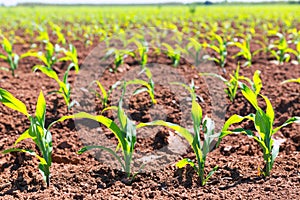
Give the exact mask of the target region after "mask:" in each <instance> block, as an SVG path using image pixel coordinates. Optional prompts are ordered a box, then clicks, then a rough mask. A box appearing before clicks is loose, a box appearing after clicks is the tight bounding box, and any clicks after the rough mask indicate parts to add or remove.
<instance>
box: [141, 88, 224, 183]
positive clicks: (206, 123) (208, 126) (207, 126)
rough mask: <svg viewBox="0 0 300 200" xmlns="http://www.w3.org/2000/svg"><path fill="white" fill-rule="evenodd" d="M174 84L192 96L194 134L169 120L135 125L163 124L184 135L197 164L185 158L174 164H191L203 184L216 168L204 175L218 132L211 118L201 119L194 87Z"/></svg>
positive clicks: (180, 166)
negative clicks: (216, 132)
mask: <svg viewBox="0 0 300 200" xmlns="http://www.w3.org/2000/svg"><path fill="white" fill-rule="evenodd" d="M175 84H178V85H182V86H183V87H185V88H186V89H187V90H189V92H190V93H191V96H192V110H191V115H192V119H193V128H194V135H193V134H192V133H191V132H190V131H189V130H187V129H186V128H184V127H181V126H179V125H177V124H173V123H170V122H165V121H162V120H157V121H153V122H149V123H140V124H138V125H137V127H138V128H141V127H144V126H165V127H168V128H170V129H173V130H174V131H176V132H177V133H178V134H179V135H181V136H182V137H184V138H185V139H186V140H187V141H188V143H189V144H190V145H191V147H192V149H193V150H194V153H195V155H196V159H197V164H195V163H194V162H193V161H192V160H190V159H187V158H185V159H183V160H181V161H179V162H177V164H176V166H177V167H179V168H183V167H185V166H186V165H190V166H192V167H193V168H194V169H195V171H196V172H197V174H198V176H199V179H200V184H201V185H202V186H204V185H205V184H206V183H207V181H208V179H209V178H210V177H211V176H212V175H213V174H214V172H215V171H216V170H217V169H218V166H215V167H214V168H213V169H212V171H210V172H209V173H208V175H207V176H206V177H205V173H204V169H205V161H206V157H207V154H208V153H209V152H210V149H211V146H212V145H213V141H214V138H218V137H219V134H215V133H214V122H213V120H212V119H210V118H209V117H204V119H202V108H201V106H200V105H199V104H198V103H197V97H196V94H195V88H194V86H193V84H192V85H191V86H187V85H185V84H182V83H175ZM201 127H202V132H203V133H204V140H203V141H201V139H200V134H201Z"/></svg>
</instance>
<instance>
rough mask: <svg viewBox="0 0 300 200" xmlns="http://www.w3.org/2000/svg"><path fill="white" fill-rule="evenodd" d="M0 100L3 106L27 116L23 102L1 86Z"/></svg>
mask: <svg viewBox="0 0 300 200" xmlns="http://www.w3.org/2000/svg"><path fill="white" fill-rule="evenodd" d="M0 102H2V103H3V104H4V105H5V106H7V107H9V108H11V109H13V110H16V111H18V112H20V113H23V114H24V115H26V116H27V117H29V114H28V112H27V108H26V106H25V104H24V103H22V102H21V101H20V100H18V99H16V98H15V97H14V96H13V95H12V94H11V93H10V92H8V91H6V90H4V89H2V88H0Z"/></svg>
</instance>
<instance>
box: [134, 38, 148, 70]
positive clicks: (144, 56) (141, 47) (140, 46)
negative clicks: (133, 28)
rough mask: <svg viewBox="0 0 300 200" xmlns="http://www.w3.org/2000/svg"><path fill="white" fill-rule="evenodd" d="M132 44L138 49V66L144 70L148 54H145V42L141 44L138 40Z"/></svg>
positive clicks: (146, 48)
mask: <svg viewBox="0 0 300 200" xmlns="http://www.w3.org/2000/svg"><path fill="white" fill-rule="evenodd" d="M134 43H135V44H136V46H137V48H138V49H137V51H138V54H139V57H140V65H141V67H142V69H144V68H145V67H146V65H147V62H148V54H147V53H148V51H149V48H148V44H147V42H146V41H142V42H141V41H139V40H135V41H134Z"/></svg>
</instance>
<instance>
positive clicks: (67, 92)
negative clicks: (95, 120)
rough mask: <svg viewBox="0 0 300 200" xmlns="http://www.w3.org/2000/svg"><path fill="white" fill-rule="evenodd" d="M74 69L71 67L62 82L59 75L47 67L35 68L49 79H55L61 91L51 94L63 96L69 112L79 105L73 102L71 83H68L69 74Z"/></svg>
mask: <svg viewBox="0 0 300 200" xmlns="http://www.w3.org/2000/svg"><path fill="white" fill-rule="evenodd" d="M72 67H74V66H73V65H69V67H68V69H67V70H66V72H65V74H64V77H63V81H61V80H60V79H59V78H58V75H57V73H56V72H55V71H54V70H53V69H51V68H47V67H46V66H43V65H36V66H35V67H34V68H33V71H36V70H40V71H41V72H42V73H43V74H45V75H46V76H48V77H49V78H52V79H54V80H55V81H56V82H57V84H58V85H59V90H57V91H52V92H50V93H57V94H60V95H62V96H63V98H64V100H65V103H66V105H67V108H68V111H69V110H70V109H71V108H72V107H73V106H74V105H75V104H78V102H76V101H75V100H73V101H71V86H70V83H69V82H68V76H69V72H70V70H71V68H72Z"/></svg>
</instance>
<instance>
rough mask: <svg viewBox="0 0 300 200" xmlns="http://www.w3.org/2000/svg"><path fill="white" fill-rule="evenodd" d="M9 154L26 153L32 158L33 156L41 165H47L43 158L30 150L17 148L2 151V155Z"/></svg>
mask: <svg viewBox="0 0 300 200" xmlns="http://www.w3.org/2000/svg"><path fill="white" fill-rule="evenodd" d="M11 152H22V153H28V154H30V155H32V156H35V157H36V158H38V159H39V161H40V163H41V164H44V165H47V162H46V160H45V159H44V158H42V157H40V156H39V155H38V154H36V153H35V152H34V151H32V150H26V149H18V148H11V149H6V150H4V151H2V153H4V154H6V153H11Z"/></svg>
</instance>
